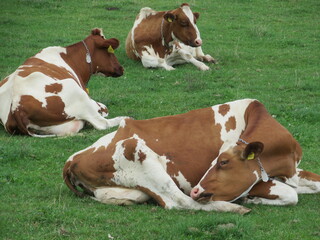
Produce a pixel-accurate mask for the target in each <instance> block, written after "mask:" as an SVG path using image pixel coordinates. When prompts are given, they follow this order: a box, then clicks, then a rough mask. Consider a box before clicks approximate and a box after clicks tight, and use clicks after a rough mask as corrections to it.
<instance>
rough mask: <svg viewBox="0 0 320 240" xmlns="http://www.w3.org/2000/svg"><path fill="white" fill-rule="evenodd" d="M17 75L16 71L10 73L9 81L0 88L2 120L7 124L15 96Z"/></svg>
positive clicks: (0, 115) (0, 117) (0, 113)
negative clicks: (14, 87)
mask: <svg viewBox="0 0 320 240" xmlns="http://www.w3.org/2000/svg"><path fill="white" fill-rule="evenodd" d="M14 77H15V73H13V74H11V75H9V76H8V77H7V78H8V80H7V82H6V83H5V84H3V85H2V86H1V88H0V103H1V111H0V120H1V121H0V122H1V123H2V124H3V125H4V126H5V124H6V122H7V121H8V116H9V112H10V108H11V103H12V96H13V92H12V89H13V83H14V81H13V78H14Z"/></svg>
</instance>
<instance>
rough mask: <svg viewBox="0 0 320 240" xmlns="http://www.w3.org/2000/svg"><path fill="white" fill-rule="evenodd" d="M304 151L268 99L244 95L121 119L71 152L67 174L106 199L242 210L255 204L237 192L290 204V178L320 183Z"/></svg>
mask: <svg viewBox="0 0 320 240" xmlns="http://www.w3.org/2000/svg"><path fill="white" fill-rule="evenodd" d="M240 139H242V140H243V141H250V143H248V144H247V145H246V144H244V143H243V142H241V140H240ZM244 139H245V140H244ZM263 146H264V150H263ZM232 154H233V155H232ZM301 154H302V151H301V148H300V146H299V144H298V142H297V141H296V140H294V138H293V137H292V135H291V134H290V133H289V132H288V131H287V130H286V129H285V128H284V127H283V126H282V125H280V124H279V123H278V122H277V121H276V120H275V119H274V118H272V116H270V115H269V113H268V112H267V110H266V109H265V107H264V105H263V104H262V103H260V102H259V101H257V100H254V99H242V100H237V101H233V102H228V103H225V104H219V105H215V106H213V107H208V108H204V109H198V110H192V111H190V112H187V113H183V114H179V115H175V116H166V117H158V118H153V119H148V120H133V119H126V120H123V121H122V122H121V123H120V125H119V128H118V130H117V131H115V132H112V133H109V134H107V135H105V136H104V137H102V138H101V139H99V140H98V141H97V142H96V143H94V144H93V145H91V146H89V147H88V148H86V149H84V150H82V151H80V152H77V153H75V154H73V155H72V156H70V158H69V159H68V160H67V162H66V164H65V166H64V169H63V178H64V181H65V183H66V184H67V186H68V187H69V188H70V189H71V190H72V191H73V192H74V193H75V194H76V195H78V196H87V195H89V196H91V197H92V198H93V199H95V200H97V201H100V202H102V203H107V204H124V205H127V204H134V203H142V202H145V201H147V200H148V199H149V198H153V199H154V200H156V201H157V202H158V203H159V204H160V205H161V206H162V207H164V208H166V209H172V208H176V209H198V210H199V209H202V210H207V211H211V210H214V211H231V212H238V213H242V214H243V213H246V212H248V211H250V210H249V209H248V208H246V207H243V206H241V205H237V204H235V203H231V202H232V201H235V200H236V199H237V198H239V197H246V196H247V197H248V196H250V198H248V201H247V202H253V203H258V202H259V203H266V204H268V203H270V204H272V203H275V204H276V203H280V204H283V205H284V204H295V203H296V201H297V197H296V195H297V193H296V191H295V190H294V189H293V188H292V186H295V187H296V190H298V192H299V191H301V192H309V193H312V192H319V191H320V177H319V175H316V174H313V173H309V172H306V171H303V170H298V169H297V168H296V167H297V165H298V163H299V161H300V159H301ZM250 159H252V160H250ZM262 169H263V170H262ZM262 171H265V172H266V174H267V179H265V178H264V177H265V176H262V175H261V173H262ZM224 172H225V173H224ZM262 177H263V178H262ZM212 178H214V181H213V182H211V181H212ZM271 178H277V179H272V180H271ZM265 181H266V182H265ZM199 182H200V183H199ZM229 182H230V184H229ZM224 183H226V184H224ZM228 184H229V185H228ZM287 184H289V185H287ZM211 185H213V186H211ZM214 185H217V186H218V187H216V188H214ZM219 187H220V188H221V189H220V188H219ZM207 189H208V190H207ZM212 189H213V190H214V191H213V192H212V191H211V190H212ZM209 190H210V191H209ZM220 192H222V193H223V194H222V193H221V194H220ZM216 195H217V197H216V198H215V196H216ZM258 198H259V199H260V200H261V201H257V200H256V199H258ZM287 198H289V199H291V200H289V202H285V201H283V200H285V199H287ZM262 199H263V200H262ZM292 199H293V200H292Z"/></svg>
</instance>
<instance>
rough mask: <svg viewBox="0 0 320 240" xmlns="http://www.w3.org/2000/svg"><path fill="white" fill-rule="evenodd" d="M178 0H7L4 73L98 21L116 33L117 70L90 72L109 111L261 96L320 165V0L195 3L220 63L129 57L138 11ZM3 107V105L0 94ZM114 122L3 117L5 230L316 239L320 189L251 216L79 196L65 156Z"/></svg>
mask: <svg viewBox="0 0 320 240" xmlns="http://www.w3.org/2000/svg"><path fill="white" fill-rule="evenodd" d="M181 3H182V2H179V1H172V0H171V1H168V0H162V1H156V0H149V1H143V0H141V1H139V0H131V1H120V0H118V1H117V0H108V1H102V0H99V1H98V0H91V1H88V0H86V1H84V0H68V1H66V0H65V1H64V0H58V1H56V0H2V1H1V2H0V9H1V10H0V12H1V18H0V42H1V44H0V77H1V78H4V77H5V76H7V75H9V74H10V73H11V72H13V71H14V70H15V69H16V68H17V67H18V66H19V65H20V64H21V63H23V62H24V60H25V59H26V58H28V57H30V56H33V55H34V54H35V53H37V52H38V51H40V50H41V49H42V48H45V47H47V46H55V45H60V46H67V45H70V44H73V43H75V42H78V41H81V40H82V39H84V38H85V37H86V36H87V35H88V34H89V33H90V30H91V29H92V28H94V27H102V28H103V29H104V33H105V35H106V36H107V37H116V38H118V39H119V40H120V41H121V43H122V45H121V46H120V48H119V49H118V50H117V51H116V55H117V56H118V59H119V61H120V62H121V63H122V65H123V66H124V68H125V75H124V76H123V77H121V78H117V79H113V78H103V77H100V76H94V77H92V78H91V82H90V83H89V88H90V95H91V96H92V98H93V99H95V100H96V101H99V102H102V103H105V104H106V105H107V106H108V108H109V111H110V117H115V116H119V115H129V116H132V117H134V118H136V119H146V118H151V117H156V116H164V115H169V114H178V113H183V112H186V111H189V110H192V109H196V108H203V107H208V106H211V105H215V104H218V103H223V102H227V101H231V100H235V99H240V98H256V99H259V100H260V101H261V102H263V103H264V104H265V105H266V107H267V108H268V109H269V111H270V113H271V114H272V115H274V116H275V118H276V119H277V120H278V121H279V122H280V123H282V124H283V125H284V126H285V127H286V128H288V129H289V130H290V132H291V133H292V134H293V135H294V137H295V138H296V139H297V140H298V141H299V142H300V144H301V146H302V148H303V150H304V158H303V161H302V163H301V165H300V166H301V167H302V168H303V169H306V170H311V171H313V172H316V173H318V174H320V165H319V156H320V148H319V143H320V127H319V126H320V69H319V67H320V28H319V23H320V15H319V12H320V1H319V0H255V1H251V0H215V1H211V0H202V1H196V0H190V1H189V4H190V5H191V7H192V9H193V10H194V11H197V12H200V19H199V21H198V27H199V29H200V32H201V36H202V40H203V50H204V52H205V53H209V54H211V55H212V56H213V57H215V58H216V59H218V61H219V64H218V65H210V67H211V70H210V71H207V72H200V71H198V70H197V69H196V68H195V67H194V66H192V65H181V66H177V67H176V70H175V71H171V72H167V71H165V70H162V69H145V68H143V67H142V65H141V64H140V63H138V62H133V61H132V60H130V59H128V58H127V57H126V55H125V50H124V42H125V38H126V36H127V33H128V31H129V29H130V28H131V27H132V24H133V21H134V18H135V16H136V14H137V13H138V11H139V9H140V8H142V7H145V6H149V7H151V8H154V9H157V10H169V9H173V8H176V7H177V6H179V5H180V4H181ZM0 106H1V103H0ZM113 130H115V129H110V130H107V131H97V130H94V129H93V128H92V127H90V126H87V127H86V128H85V129H84V130H83V131H81V133H80V134H78V135H76V136H72V137H66V138H48V139H38V138H31V137H24V136H10V135H8V134H7V133H6V132H5V131H4V129H3V127H2V126H0V202H1V204H0V239H7V240H9V239H119V240H122V239H125V240H126V239H128V240H129V239H132V240H134V239H221V240H222V239H270V240H272V239H283V240H293V239H297V240H301V239H306V240H309V239H319V238H320V194H316V195H300V196H299V203H298V204H297V206H289V207H275V206H253V205H248V207H250V208H252V212H251V213H250V214H248V215H245V216H240V215H237V214H231V213H216V212H202V211H177V210H170V211H169V210H164V209H162V208H160V207H159V206H157V205H155V204H148V205H139V206H130V207H121V206H109V205H103V204H100V203H97V202H94V201H93V200H91V199H79V198H76V197H75V196H74V195H73V194H72V193H71V192H70V191H69V190H68V189H67V187H66V186H65V185H64V183H63V180H62V177H61V173H62V167H63V166H64V163H65V161H66V159H67V158H68V157H69V156H70V155H71V154H72V153H74V152H75V151H78V150H81V149H83V148H85V147H87V146H89V145H90V144H92V143H93V142H94V141H96V140H97V139H98V138H100V137H101V136H103V135H105V134H106V133H109V132H111V131H113Z"/></svg>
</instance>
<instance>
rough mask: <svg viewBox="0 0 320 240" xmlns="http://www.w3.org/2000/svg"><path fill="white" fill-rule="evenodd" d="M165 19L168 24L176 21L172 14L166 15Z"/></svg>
mask: <svg viewBox="0 0 320 240" xmlns="http://www.w3.org/2000/svg"><path fill="white" fill-rule="evenodd" d="M163 18H164V19H165V20H166V21H167V22H169V23H171V22H173V21H174V20H175V19H176V17H175V15H174V14H172V13H166V14H165V15H164V16H163Z"/></svg>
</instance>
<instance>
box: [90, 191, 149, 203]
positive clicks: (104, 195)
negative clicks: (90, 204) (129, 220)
mask: <svg viewBox="0 0 320 240" xmlns="http://www.w3.org/2000/svg"><path fill="white" fill-rule="evenodd" d="M93 194H94V197H92V198H93V199H94V200H97V201H99V202H101V203H105V204H114V205H132V204H138V203H143V202H146V201H147V200H148V199H150V197H149V195H147V194H145V193H144V192H142V191H140V190H137V189H129V188H121V187H102V188H97V189H96V190H94V192H93Z"/></svg>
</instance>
